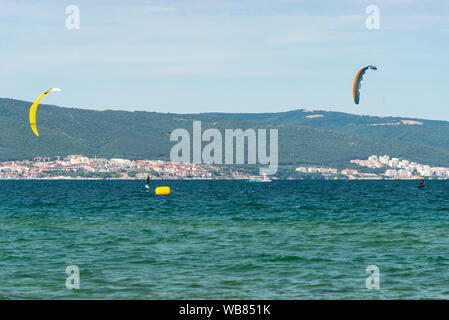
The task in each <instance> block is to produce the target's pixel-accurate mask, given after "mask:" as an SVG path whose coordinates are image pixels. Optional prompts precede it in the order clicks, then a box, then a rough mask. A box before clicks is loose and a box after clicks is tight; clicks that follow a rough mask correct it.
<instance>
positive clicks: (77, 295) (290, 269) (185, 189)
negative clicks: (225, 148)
mask: <svg viewBox="0 0 449 320" xmlns="http://www.w3.org/2000/svg"><path fill="white" fill-rule="evenodd" d="M152 185H153V186H152V189H151V190H146V189H145V188H144V182H141V181H0V219H1V220H0V298H3V299H5V298H7V299H54V298H56V299H62V298H69V299H372V298H375V299H412V298H413V299H424V298H443V299H447V298H449V281H448V279H449V200H448V193H449V182H446V181H428V183H427V184H426V187H425V188H424V189H423V190H418V189H417V188H416V185H417V182H416V181H275V182H272V183H248V182H243V181H165V182H163V181H152ZM158 185H169V186H170V187H171V189H172V194H171V195H170V196H155V195H154V187H155V186H158ZM69 265H76V266H78V267H79V269H80V277H81V282H80V287H81V288H80V290H68V289H67V288H66V285H65V281H66V277H67V275H66V273H65V271H66V267H67V266H69ZM368 265H376V266H378V267H379V269H380V289H379V290H368V289H366V287H365V280H366V278H367V276H368V275H367V274H366V273H365V269H366V267H367V266H368Z"/></svg>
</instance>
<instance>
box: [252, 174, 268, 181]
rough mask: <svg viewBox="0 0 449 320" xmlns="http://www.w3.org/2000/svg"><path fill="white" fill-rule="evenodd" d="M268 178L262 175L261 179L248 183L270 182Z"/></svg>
mask: <svg viewBox="0 0 449 320" xmlns="http://www.w3.org/2000/svg"><path fill="white" fill-rule="evenodd" d="M271 181H272V180H271V179H270V177H268V176H266V175H264V176H263V178H262V179H249V182H271Z"/></svg>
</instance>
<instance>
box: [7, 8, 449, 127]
mask: <svg viewBox="0 0 449 320" xmlns="http://www.w3.org/2000/svg"><path fill="white" fill-rule="evenodd" d="M71 4H75V5H77V6H78V7H79V9H80V23H81V24H80V26H81V27H80V29H79V30H68V29H67V28H66V27H65V20H66V17H67V15H66V13H65V8H66V6H68V5H71ZM368 5H377V6H378V7H379V9H380V29H379V30H368V29H367V28H366V27H365V20H366V18H367V16H368V14H367V13H365V9H366V7H367V6H368ZM0 39H1V42H0V61H1V63H0V75H1V76H0V97H10V98H17V99H22V100H29V101H31V100H34V99H35V98H36V97H37V96H38V95H39V94H40V93H41V92H42V91H44V90H46V89H48V88H51V87H59V88H62V89H63V91H62V92H61V93H55V94H53V95H52V96H48V97H46V98H45V101H43V103H51V104H57V105H61V106H65V107H77V108H88V109H120V110H145V111H159V112H176V113H197V112H213V111H220V112H278V111H287V110H292V109H298V108H307V109H324V110H333V111H342V112H349V113H357V114H369V115H380V116H388V115H392V116H407V117H418V118H426V119H441V120H449V81H448V77H447V75H448V74H449V61H448V60H449V59H448V52H449V1H438V0H436V1H430V0H427V1H426V0H420V1H414V0H390V1H371V0H370V1H362V0H347V1H333V0H329V1H319V0H318V1H301V0H221V1H218V0H178V1H174V0H164V1H145V0H141V1H137V0H134V1H133V0H108V1H106V0H104V1H99V0H98V1H94V0H89V1H76V0H73V1H62V0H54V1H53V0H52V1H50V0H39V1H32V0H28V1H20V0H18V1H5V0H0ZM369 64H374V65H376V66H377V67H378V68H379V70H378V71H371V72H368V73H367V75H366V78H365V81H364V82H363V85H362V93H361V101H360V104H359V105H357V106H356V105H354V103H353V102H352V81H353V78H354V76H355V74H356V72H357V70H358V69H359V68H361V67H363V66H366V65H369Z"/></svg>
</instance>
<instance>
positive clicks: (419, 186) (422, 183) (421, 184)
mask: <svg viewBox="0 0 449 320" xmlns="http://www.w3.org/2000/svg"><path fill="white" fill-rule="evenodd" d="M425 183H426V181H425V180H424V178H423V179H421V182H420V183H419V185H418V188H422V187H424V184H425Z"/></svg>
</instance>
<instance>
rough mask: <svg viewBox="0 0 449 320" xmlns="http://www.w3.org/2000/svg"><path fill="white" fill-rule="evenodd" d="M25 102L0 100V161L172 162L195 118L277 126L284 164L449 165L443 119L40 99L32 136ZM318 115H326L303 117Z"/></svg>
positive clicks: (207, 124) (214, 124)
mask: <svg viewBox="0 0 449 320" xmlns="http://www.w3.org/2000/svg"><path fill="white" fill-rule="evenodd" d="M30 106H31V102H27V101H23V100H16V99H7V98H0V160H3V161H4V160H17V159H30V158H33V157H36V156H56V155H58V156H66V155H68V154H84V155H86V156H91V157H93V156H98V157H106V158H113V157H117V158H128V159H161V160H169V154H170V149H171V147H172V146H173V145H174V144H175V143H176V142H171V141H170V139H169V137H170V133H171V132H172V131H173V130H174V129H177V128H184V129H186V130H188V131H189V132H190V133H191V132H192V122H193V120H200V121H202V128H203V131H204V130H205V129H207V128H217V129H219V130H220V131H221V132H224V129H237V128H241V129H247V128H254V129H259V128H261V129H263V128H265V129H270V128H272V129H273V128H275V129H278V130H279V164H280V165H281V166H298V165H304V164H306V165H316V166H333V167H337V168H343V167H347V166H348V165H349V160H351V159H355V158H367V157H368V156H369V155H371V154H388V155H390V156H395V157H402V158H407V159H409V160H412V161H419V162H421V163H426V164H427V163H428V164H431V165H440V166H449V134H448V133H449V122H446V121H435V120H423V119H412V118H400V117H388V118H380V117H372V116H359V115H352V114H344V113H336V112H329V111H314V113H310V112H304V109H300V110H292V111H288V112H281V113H263V114H261V113H259V114H247V113H246V114H245V113H242V114H225V113H199V114H177V113H159V112H148V111H134V112H130V111H119V110H104V111H101V112H99V111H95V110H89V109H77V108H67V107H58V106H54V105H47V104H41V105H40V106H39V110H38V120H37V121H38V125H37V126H38V130H39V132H40V133H41V135H40V136H39V137H36V136H34V134H33V132H32V131H31V129H30V127H29V120H28V110H29V107H30ZM318 113H320V114H322V115H323V117H319V118H307V117H306V116H307V115H310V114H318ZM365 118H366V119H365ZM368 118H369V119H373V118H374V119H375V123H378V122H379V121H380V120H382V121H384V122H385V121H390V120H388V119H391V120H392V121H393V120H395V121H396V120H416V121H422V122H423V125H422V126H398V127H397V128H391V126H390V127H388V128H386V127H385V128H380V127H381V126H376V127H370V126H368V125H367V124H368V122H367V119H368ZM360 119H361V120H360ZM371 121H373V120H371ZM376 121H377V122H376ZM417 127H419V128H417ZM423 128H424V130H423ZM426 131H428V132H426ZM416 137H417V138H418V139H417V138H416ZM436 137H438V138H436ZM205 144H207V143H205Z"/></svg>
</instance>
